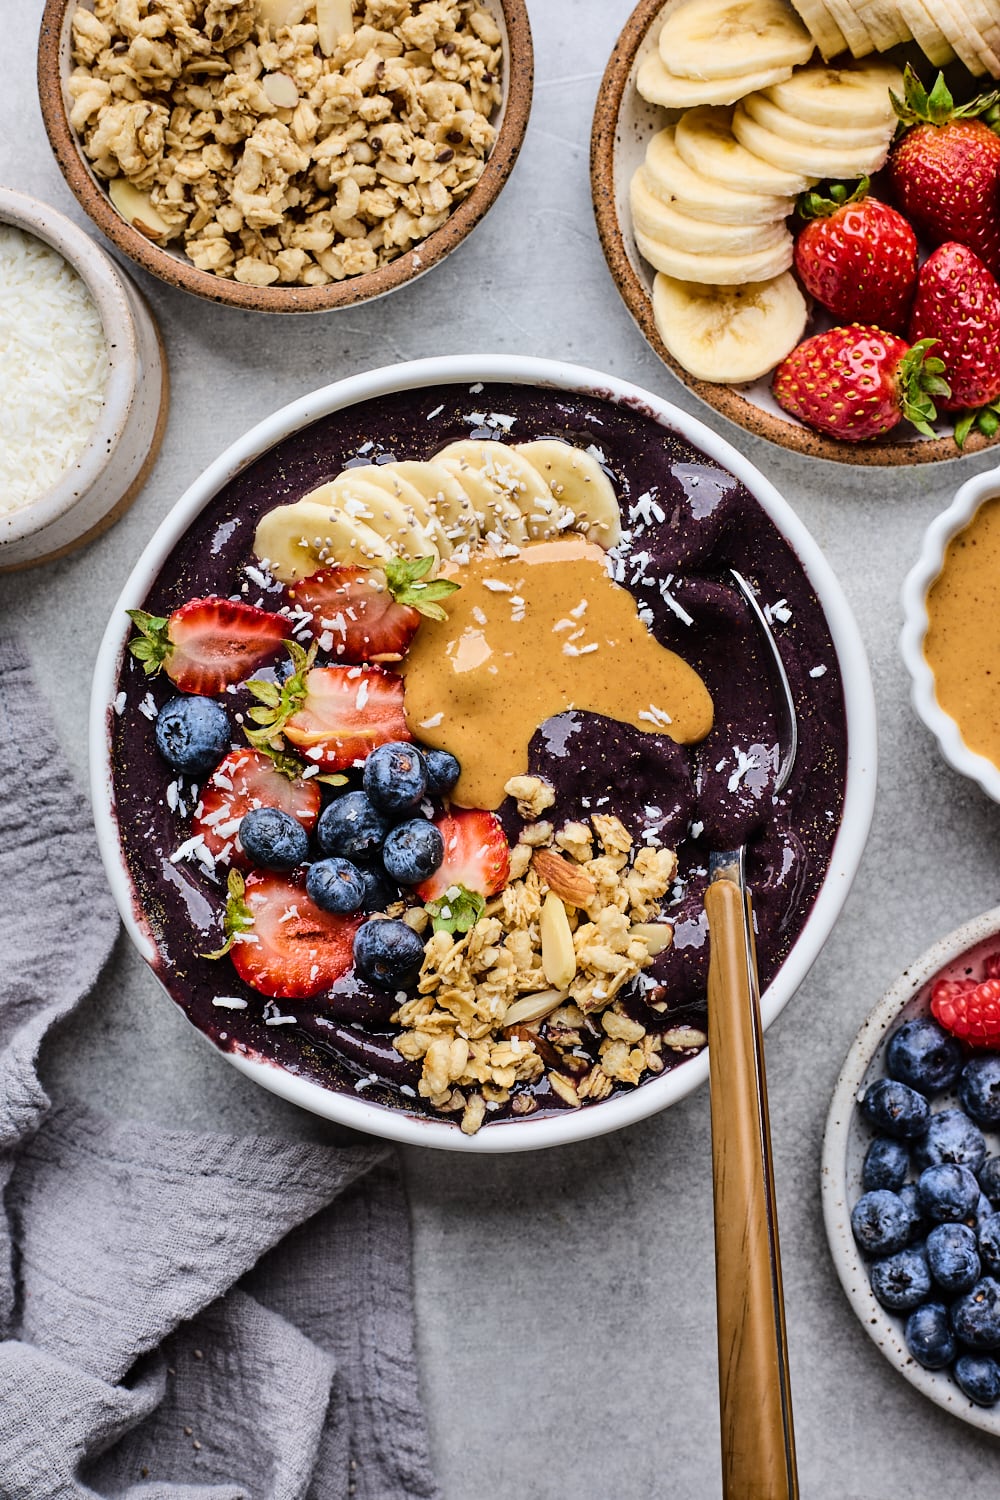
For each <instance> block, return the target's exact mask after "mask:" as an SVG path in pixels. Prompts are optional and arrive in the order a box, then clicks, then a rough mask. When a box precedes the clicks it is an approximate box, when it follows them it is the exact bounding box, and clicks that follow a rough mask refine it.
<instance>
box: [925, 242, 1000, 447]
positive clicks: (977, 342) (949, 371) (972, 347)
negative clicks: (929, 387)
mask: <svg viewBox="0 0 1000 1500" xmlns="http://www.w3.org/2000/svg"><path fill="white" fill-rule="evenodd" d="M910 337H911V338H912V339H926V338H933V339H937V341H938V342H937V346H936V348H935V351H934V352H935V354H939V355H940V356H941V358H942V359H943V361H944V373H945V378H946V380H947V381H948V384H949V385H950V386H951V394H950V395H949V396H942V397H940V398H939V402H938V404H939V405H940V406H942V407H943V408H944V409H945V410H946V411H960V410H962V408H963V407H967V408H975V410H970V412H969V415H968V417H967V419H966V420H965V421H964V422H959V423H958V424H957V425H956V428H955V441H956V442H957V443H958V445H959V447H961V446H962V443H963V442H964V440H965V437H966V434H967V433H968V432H969V430H970V429H971V428H972V426H973V425H976V426H979V427H980V428H981V429H982V430H984V431H985V432H986V433H987V435H988V436H990V437H992V436H993V434H994V433H995V432H996V431H997V426H998V425H1000V422H998V413H997V412H995V411H994V412H992V413H990V412H982V413H980V412H979V410H978V408H980V407H987V406H989V405H990V404H991V403H992V402H995V401H997V399H998V398H1000V359H998V357H997V350H998V349H1000V285H998V284H997V281H996V278H995V277H994V276H993V275H992V273H991V272H990V271H989V270H988V268H987V267H986V266H985V265H984V264H983V262H982V261H981V260H980V259H979V256H978V255H976V254H975V253H974V252H973V251H972V250H969V249H968V248H967V246H965V245H959V244H955V243H948V244H945V245H939V246H938V248H937V249H936V250H935V251H934V253H933V254H932V255H929V256H928V257H927V259H926V260H925V261H924V264H923V265H922V266H921V268H920V279H919V282H918V284H917V295H916V300H915V301H914V304H913V312H912V314H911V317H910Z"/></svg>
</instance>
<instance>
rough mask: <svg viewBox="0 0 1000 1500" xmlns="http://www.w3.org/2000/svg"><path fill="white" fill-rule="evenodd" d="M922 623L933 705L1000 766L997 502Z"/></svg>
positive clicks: (955, 544)
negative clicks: (934, 701)
mask: <svg viewBox="0 0 1000 1500" xmlns="http://www.w3.org/2000/svg"><path fill="white" fill-rule="evenodd" d="M455 597H456V598H458V595H457V594H456V595H455ZM927 619H928V625H927V634H926V636H925V638H924V655H925V657H926V658H927V663H928V666H929V667H930V669H931V671H932V672H933V673H934V691H935V694H936V696H937V700H938V703H939V704H940V705H941V707H942V708H943V709H944V711H945V713H946V714H948V715H949V716H950V717H951V718H953V719H954V720H955V723H956V724H957V725H958V727H959V730H960V731H961V735H962V738H963V740H964V741H965V743H966V745H967V746H968V747H969V749H970V750H973V751H975V752H976V753H977V754H978V755H985V756H986V758H987V759H988V760H991V761H993V763H994V765H998V766H1000V496H997V497H996V498H995V499H992V500H987V501H986V502H985V504H983V505H981V506H980V507H979V509H978V510H977V511H976V514H975V515H974V516H973V518H972V520H971V521H970V522H969V524H968V525H967V526H964V527H963V528H962V530H961V531H960V532H958V534H957V535H956V536H954V537H953V538H952V540H951V541H950V542H949V543H948V547H947V549H946V551H945V555H944V561H943V563H942V564H941V572H940V573H939V574H938V576H937V578H936V580H935V581H934V583H933V584H932V585H931V587H930V589H929V590H928V593H927Z"/></svg>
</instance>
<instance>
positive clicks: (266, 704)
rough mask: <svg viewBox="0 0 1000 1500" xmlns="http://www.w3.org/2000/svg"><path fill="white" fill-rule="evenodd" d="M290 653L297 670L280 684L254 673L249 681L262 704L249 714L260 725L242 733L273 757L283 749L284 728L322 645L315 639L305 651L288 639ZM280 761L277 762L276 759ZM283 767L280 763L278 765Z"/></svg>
mask: <svg viewBox="0 0 1000 1500" xmlns="http://www.w3.org/2000/svg"><path fill="white" fill-rule="evenodd" d="M285 645H286V646H287V648H288V654H289V656H290V657H291V661H292V666H293V667H294V669H295V670H294V671H293V672H292V674H291V676H289V677H286V678H285V681H284V682H283V683H281V685H280V687H279V686H278V684H276V683H273V682H266V681H264V680H262V679H261V678H257V677H253V678H251V679H250V681H249V682H248V683H247V687H248V688H249V689H250V691H251V693H253V695H254V697H255V698H256V699H257V700H258V704H259V705H261V706H259V707H257V708H251V709H250V711H249V717H250V718H251V719H253V721H254V723H255V724H259V725H260V728H259V729H247V728H246V726H244V729H243V733H244V734H245V735H246V737H247V739H248V740H249V741H250V743H251V745H253V746H254V748H255V749H257V750H263V752H264V754H265V755H270V756H271V757H272V759H273V758H274V754H275V751H276V750H277V751H279V752H281V753H283V746H282V745H281V744H280V741H281V735H282V731H283V730H284V727H285V725H286V724H287V722H288V720H289V719H290V718H291V716H292V714H294V713H295V712H296V710H297V709H299V708H301V707H302V704H303V703H304V702H305V698H306V691H307V689H306V677H307V675H308V673H309V670H310V668H311V667H312V664H313V662H314V661H315V660H316V652H317V651H318V650H319V646H318V644H317V642H316V641H313V643H312V645H311V646H310V647H309V650H308V651H303V649H302V647H301V646H300V645H299V643H298V641H286V642H285ZM276 763H277V762H276ZM279 769H280V767H279Z"/></svg>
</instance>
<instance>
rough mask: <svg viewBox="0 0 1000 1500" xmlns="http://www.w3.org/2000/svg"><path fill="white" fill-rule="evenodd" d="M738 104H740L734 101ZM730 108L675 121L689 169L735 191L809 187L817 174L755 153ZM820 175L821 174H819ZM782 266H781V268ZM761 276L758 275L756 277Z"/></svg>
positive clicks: (788, 191) (794, 190)
mask: <svg viewBox="0 0 1000 1500" xmlns="http://www.w3.org/2000/svg"><path fill="white" fill-rule="evenodd" d="M737 108H739V106H738V105H737ZM732 118H733V111H732V110H728V109H711V108H709V106H708V105H704V106H702V107H701V108H699V109H689V110H688V111H687V113H686V114H683V115H681V117H680V119H679V120H678V121H677V126H676V130H675V134H674V141H675V144H676V146H677V150H678V151H679V153H680V155H681V156H682V157H683V159H684V161H686V162H687V164H688V166H689V167H690V168H691V170H692V172H699V173H701V175H702V176H703V177H708V178H711V179H712V180H713V181H715V182H721V183H722V185H723V186H724V187H727V188H731V189H733V190H734V191H736V192H740V191H744V192H748V193H768V194H772V195H774V196H778V195H779V194H785V195H789V194H790V195H793V196H794V195H795V194H797V193H801V192H804V191H805V189H806V188H807V187H812V185H813V183H814V182H816V181H817V180H818V178H817V176H815V175H813V174H811V173H806V172H799V171H791V172H790V171H786V170H785V169H783V168H781V167H776V166H773V165H772V164H771V162H769V161H764V159H763V158H762V157H760V156H755V155H754V153H753V152H752V151H748V150H747V149H746V147H745V146H742V145H741V144H740V142H739V141H738V140H737V139H736V137H735V135H734V134H733V131H732ZM820 175H822V174H820ZM782 269H783V268H782ZM754 279H755V280H760V279H761V278H760V277H755V278H754Z"/></svg>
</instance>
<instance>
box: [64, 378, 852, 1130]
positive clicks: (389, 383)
mask: <svg viewBox="0 0 1000 1500" xmlns="http://www.w3.org/2000/svg"><path fill="white" fill-rule="evenodd" d="M479 381H507V382H513V383H515V384H524V385H535V386H543V387H547V388H551V389H556V390H565V391H568V392H571V393H580V392H583V393H586V394H590V395H594V396H599V397H601V398H603V399H606V400H608V399H609V400H612V401H618V402H621V403H624V404H628V405H631V406H633V407H635V408H637V409H638V410H641V411H642V412H644V413H648V414H650V415H652V416H653V417H655V419H656V420H657V421H659V422H660V423H662V425H663V426H664V427H665V428H666V429H667V430H668V431H673V432H676V433H678V434H679V435H680V436H681V437H682V438H685V439H687V440H688V441H689V442H690V443H692V444H693V445H694V446H695V447H697V448H699V449H701V450H702V452H704V453H706V454H707V455H709V456H710V457H711V458H713V459H715V460H716V461H717V462H718V463H720V464H721V465H723V466H724V467H725V468H726V469H728V470H729V471H730V472H731V473H732V474H734V475H736V476H737V478H739V479H740V480H741V481H742V482H743V483H744V484H745V485H746V486H747V488H748V489H749V490H750V492H751V493H752V494H753V495H754V497H755V498H756V499H757V501H758V502H759V503H760V505H761V507H762V508H763V510H764V511H765V512H766V513H767V515H768V516H769V517H770V518H771V519H772V520H773V521H774V522H775V523H776V524H777V526H778V528H779V529H780V530H781V532H782V533H783V534H784V536H785V538H786V539H787V540H788V541H789V542H790V544H791V546H792V547H793V549H794V551H795V552H796V554H797V556H798V558H799V560H800V562H801V563H802V566H803V568H804V570H805V572H806V574H807V576H808V578H809V581H810V583H811V584H812V587H813V588H814V590H815V592H816V594H817V596H818V598H819V600H820V602H821V604H822V606H823V608H824V610H825V613H826V618H827V623H828V626H829V629H830V633H831V636H832V639H833V643H834V647H835V650H836V653H837V658H838V662H839V665H840V670H841V675H842V678H843V683H844V695H845V706H846V720H847V734H848V755H847V784H846V795H845V802H844V812H843V818H842V822H841V826H840V828H839V831H838V833H837V837H836V841H835V844H834V847H833V853H832V859H831V863H830V867H829V869H828V871H827V874H826V877H825V879H824V882H823V885H822V887H821V889H820V891H819V893H818V895H817V897H816V900H815V902H814V904H813V906H812V909H811V911H810V913H809V916H808V918H807V919H806V922H805V925H804V927H803V930H802V932H801V933H800V935H799V937H798V939H797V940H796V942H795V944H794V945H793V947H792V949H791V952H790V953H789V955H788V957H787V958H786V960H785V962H784V964H783V965H782V967H781V969H780V970H779V972H778V974H777V975H776V977H775V979H774V980H773V982H772V983H771V984H770V985H769V986H768V988H767V990H766V991H765V993H764V996H763V999H762V1014H763V1020H764V1024H765V1025H767V1024H769V1023H770V1022H771V1021H773V1020H774V1018H775V1016H777V1015H778V1013H779V1011H780V1010H781V1009H782V1007H783V1006H784V1005H785V1004H786V1003H787V1001H788V1000H789V999H790V998H791V997H792V995H793V994H794V993H795V991H796V989H797V988H798V986H799V985H800V984H801V982H802V980H803V979H804V978H805V975H806V973H807V972H808V970H809V968H810V966H811V965H812V963H813V961H814V960H815V958H816V957H817V955H818V954H819V951H820V949H821V948H822V946H823V944H824V942H825V941H826V939H827V937H828V935H829V933H830V930H831V928H832V927H833V924H834V922H835V921H836V919H837V916H838V914H839V912H840V909H841V906H842V905H843V902H844V900H845V898H846V896H847V892H848V890H849V888H850V884H851V881H852V879H853V877H854V874H855V872H856V870H857V866H858V863H859V861H860V858H861V854H862V850H863V848H864V844H865V840H866V838H867V835H868V828H869V824H870V822H871V814H872V807H873V801H874V794H875V762H876V744H875V704H874V697H873V693H872V686H871V678H870V675H869V669H868V662H867V658H866V655H865V650H864V646H863V644H862V641H861V637H860V635H859V633H858V629H857V626H856V624H855V622H854V618H853V615H852V614H851V611H850V607H849V605H848V604H847V601H846V599H845V598H844V595H843V593H842V591H841V588H840V585H839V583H838V582H837V580H836V578H835V577H834V574H833V572H832V571H831V569H830V566H829V564H828V563H827V561H826V559H825V558H824V556H823V554H822V552H821V551H820V549H819V548H818V546H817V545H816V543H815V542H814V541H813V539H812V537H811V536H810V535H809V533H808V532H807V531H806V529H805V527H804V526H803V524H802V522H801V521H800V520H799V519H798V517H797V516H796V514H795V513H794V511H793V510H792V509H791V507H790V506H789V505H788V504H787V502H786V501H785V500H783V499H782V498H781V496H780V495H779V494H778V493H777V491H776V490H775V489H774V487H773V486H772V485H771V484H770V483H769V482H768V481H767V480H766V479H765V478H764V477H763V475H762V474H760V473H759V472H758V471H757V470H756V469H755V468H754V467H753V466H752V465H751V464H749V463H748V462H747V460H746V459H745V458H743V457H742V456H741V455H740V454H739V453H737V452H736V450H735V449H733V448H731V447H730V446H729V444H728V443H725V442H723V440H722V439H721V438H719V437H717V436H716V434H715V433H714V432H711V431H710V430H709V429H708V428H707V427H704V426H703V425H702V424H701V423H700V422H698V421H697V420H696V419H695V418H693V417H689V416H687V415H686V414H685V413H684V412H681V411H679V410H677V409H676V408H675V407H672V406H670V405H669V404H668V403H667V402H665V401H662V400H661V399H660V398H659V397H658V396H654V395H652V394H650V393H649V392H648V391H644V390H641V389H640V388H639V387H637V386H633V385H629V384H627V383H626V382H624V381H621V380H617V379H615V378H614V377H612V376H609V375H604V374H601V373H599V372H597V371H594V370H588V369H583V368H580V367H578V366H574V365H568V364H563V363H561V362H557V361H554V360H540V359H527V358H519V357H515V356H503V355H482V356H478V355H470V356H459V357H445V358H440V359H425V360H417V361H414V362H413V363H410V364H403V365H396V366H393V367H390V368H388V369H384V370H373V371H369V372H367V373H365V374H361V375H356V376H352V377H351V378H349V379H347V380H343V381H340V382H338V383H337V384H335V385H330V386H326V387H325V388H324V389H322V390H319V391H315V392H313V393H312V394H311V395H308V396H304V397H302V398H301V399H300V400H298V401H295V402H293V403H292V404H291V405H289V406H286V407H284V408H283V409H282V410H281V411H278V412H276V413H275V414H274V415H273V416H271V417H268V418H267V419H266V420H265V421H263V422H261V423H259V424H258V425H257V426H256V427H255V428H253V429H252V430H251V431H250V432H248V433H247V434H246V436H245V437H243V438H241V439H240V440H239V441H238V442H237V443H235V444H234V445H233V446H232V447H231V448H229V449H228V450H227V451H226V452H225V453H223V454H222V456H221V457H220V458H218V459H217V460H216V461H215V463H213V464H212V465H211V466H210V467H209V468H208V469H206V470H205V472H204V473H203V474H202V475H201V477H200V478H199V479H198V480H196V481H195V483H194V484H193V485H192V486H191V488H190V489H189V490H187V492H186V493H185V494H184V495H183V496H182V497H181V498H180V500H178V502H177V504H176V505H175V506H174V508H173V510H172V511H171V512H170V514H169V515H168V516H167V517H166V518H165V520H164V521H163V522H162V524H161V525H160V527H159V529H158V530H157V532H156V534H155V535H154V537H153V538H152V540H151V542H150V543H149V545H148V547H147V548H146V550H145V552H144V553H143V555H142V557H141V558H140V560H139V562H138V563H137V565H136V567H135V569H134V571H133V573H132V575H131V577H130V578H129V580H128V582H127V583H126V585H125V588H124V590H123V592H122V596H121V599H120V600H119V601H118V603H117V605H116V606H115V609H114V611H113V613H112V616H111V620H110V623H109V625H108V629H107V631H106V633H105V636H104V640H103V642H102V645H101V649H100V652H99V655H98V660H97V666H96V670H95V674H94V688H93V698H92V709H91V720H90V760H91V793H92V797H93V803H94V812H95V817H96V822H97V833H98V840H99V844H100V848H101V853H102V856H103V858H104V863H105V868H106V870H107V874H108V879H109V881H110V883H111V887H112V890H113V892H114V895H115V899H116V901H117V903H118V907H119V910H120V911H121V914H122V919H123V921H124V923H125V926H126V929H127V931H128V933H129V936H130V937H131V939H132V941H133V942H134V943H135V944H136V946H137V948H138V950H139V952H140V953H141V954H142V955H143V957H144V958H145V959H146V961H147V962H149V963H150V964H151V965H152V964H153V963H154V961H155V958H156V949H155V944H154V941H153V937H152V934H151V931H150V928H149V925H148V923H147V921H146V919H145V917H144V915H143V912H142V909H141V904H140V902H139V900H138V897H137V895H136V892H135V890H134V888H133V885H132V881H131V877H130V875H129V872H128V869H127V866H126V863H125V860H124V857H123V854H122V850H121V847H120V844H119V837H118V828H117V824H116V817H115V806H114V796H113V790H112V766H111V753H110V742H111V736H110V724H111V720H112V712H111V707H110V705H111V704H112V702H113V700H114V697H115V694H116V692H117V682H118V674H119V670H120V667H121V664H122V660H123V656H124V652H125V648H126V640H127V635H128V622H127V620H126V616H125V613H124V611H125V610H126V609H127V608H131V607H133V606H135V605H138V604H140V603H141V602H142V600H143V599H144V597H145V596H146V594H147V592H148V590H149V588H150V586H151V584H152V582H153V580H154V578H155V577H156V575H157V572H158V571H159V569H160V568H161V567H162V565H163V563H164V561H165V559H166V558H167V556H168V554H169V553H170V551H171V549H172V548H173V547H174V545H175V544H176V543H177V541H178V539H179V538H180V537H181V536H182V534H183V533H184V531H185V530H186V528H187V527H188V526H189V525H190V524H191V522H192V521H193V519H194V518H195V517H196V516H197V515H198V514H199V512H200V511H201V510H202V509H203V508H204V507H205V506H206V505H207V504H208V503H209V502H210V501H211V500H212V498H213V497H214V496H215V495H216V494H217V493H218V491H219V490H220V489H221V488H222V487H223V486H224V485H225V484H226V483H227V482H228V481H229V480H231V479H232V478H233V476H234V475H236V474H238V473H239V472H240V471H241V470H243V469H244V468H245V467H246V466H247V465H248V464H249V463H250V462H251V461H252V460H254V459H255V458H257V457H258V456H259V455H260V454H261V453H263V452H265V451H267V450H268V449H270V448H271V447H272V446H274V445H275V444H276V443H278V442H280V441H281V440H282V439H284V438H286V437H288V436H289V435H290V434H292V433H295V432H297V431H299V430H300V429H302V428H303V427H305V426H307V425H308V424H309V423H311V422H314V421H315V420H316V419H317V418H319V417H321V416H324V415H326V414H327V413H329V412H333V411H337V410H339V409H340V408H342V407H345V406H350V405H353V404H354V403H356V402H360V401H365V400H369V399H371V398H373V397H379V396H385V395H387V394H390V393H392V392H396V391H405V390H412V389H415V388H420V387H426V386H437V385H442V384H454V385H461V384H464V385H471V384H475V383H476V382H479ZM225 1056H226V1057H227V1058H228V1060H229V1061H230V1062H232V1063H233V1064H234V1065H235V1066H236V1067H238V1068H240V1069H241V1070H242V1071H243V1072H245V1073H246V1074H247V1075H248V1076H249V1077H251V1078H253V1079H254V1080H255V1082H257V1083H260V1084H262V1085H263V1086H264V1087H265V1088H269V1089H271V1090H272V1091H273V1092H275V1093H277V1094H280V1095H281V1096H282V1097H283V1098H285V1099H290V1100H292V1101H293V1102H294V1103H296V1104H299V1105H301V1106H303V1107H304V1108H306V1109H309V1110H312V1111H313V1112H314V1113H315V1114H319V1115H323V1116H326V1117H327V1118H328V1119H332V1120H337V1121H339V1122H340V1123H342V1124H344V1125H349V1126H352V1127H354V1128H355V1129H358V1130H364V1131H368V1132H370V1133H371V1134H373V1135H380V1136H386V1137H388V1138H390V1139H393V1140H398V1141H405V1142H409V1143H411V1144H416V1145H424V1146H437V1147H442V1148H444V1149H450V1150H457V1151H473V1152H502V1151H527V1150H535V1149H538V1148H539V1147H542V1146H552V1145H558V1144H561V1143H563V1142H567V1141H575V1140H582V1139H584V1138H586V1137H588V1136H592V1135H599V1134H602V1133H603V1132H605V1131H608V1130H614V1129H617V1128H619V1127H620V1126H623V1125H628V1124H631V1123H632V1122H633V1121H635V1120H640V1119H643V1118H645V1117H646V1116H647V1115H651V1114H654V1113H655V1112H656V1111H657V1110H660V1109H663V1108H664V1107H666V1106H667V1105H669V1104H673V1103H675V1102H676V1101H677V1100H678V1099H681V1098H683V1097H684V1096H685V1095H686V1094H688V1093H690V1092H691V1090H692V1089H693V1088H695V1087H696V1086H697V1085H698V1084H700V1083H701V1082H702V1081H703V1080H704V1079H705V1078H707V1076H708V1055H707V1053H706V1052H702V1053H700V1054H699V1055H698V1056H695V1057H692V1058H691V1059H689V1060H688V1061H685V1062H683V1063H682V1064H680V1065H679V1066H678V1067H676V1068H674V1069H673V1070H672V1071H668V1072H666V1073H664V1074H662V1075H660V1076H659V1077H656V1078H653V1079H651V1080H649V1081H648V1082H645V1083H643V1084H642V1085H641V1086H640V1087H639V1088H637V1089H635V1090H633V1091H631V1092H629V1093H622V1094H617V1095H612V1096H611V1097H610V1098H608V1099H606V1100H604V1101H602V1102H601V1103H599V1104H594V1105H591V1106H588V1107H586V1108H584V1109H581V1110H577V1111H566V1112H565V1113H560V1114H558V1115H552V1116H547V1117H544V1118H539V1119H531V1118H523V1119H519V1120H513V1121H510V1122H504V1123H502V1124H497V1125H495V1126H489V1127H487V1128H485V1129H483V1130H481V1131H480V1132H479V1133H478V1134H477V1135H472V1136H466V1135H463V1134H462V1133H461V1132H460V1131H459V1130H458V1129H457V1127H456V1126H455V1125H454V1124H452V1123H450V1122H444V1121H438V1120H431V1119H428V1118H426V1117H424V1116H422V1115H416V1114H408V1113H406V1112H405V1111H404V1110H402V1109H388V1108H384V1107H380V1106H377V1105H374V1104H369V1103H366V1102H365V1101H364V1099H363V1098H362V1097H361V1096H358V1097H347V1096H346V1095H344V1094H340V1093H335V1092H333V1091H332V1090H328V1089H324V1088H322V1087H321V1086H320V1085H318V1084H316V1083H312V1082H310V1081H308V1080H305V1079H303V1078H301V1077H297V1076H295V1075H294V1074H292V1073H291V1072H288V1071H285V1070H283V1069H281V1068H278V1067H276V1066H274V1065H272V1064H270V1063H264V1062H260V1061H254V1060H251V1059H248V1058H246V1057H242V1056H239V1055H237V1054H234V1053H228V1052H227V1053H226V1054H225Z"/></svg>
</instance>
